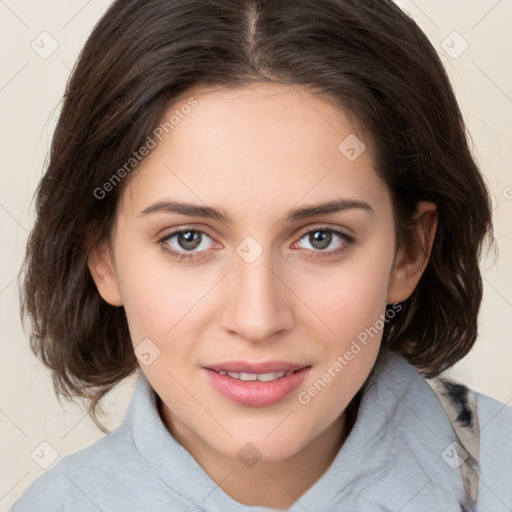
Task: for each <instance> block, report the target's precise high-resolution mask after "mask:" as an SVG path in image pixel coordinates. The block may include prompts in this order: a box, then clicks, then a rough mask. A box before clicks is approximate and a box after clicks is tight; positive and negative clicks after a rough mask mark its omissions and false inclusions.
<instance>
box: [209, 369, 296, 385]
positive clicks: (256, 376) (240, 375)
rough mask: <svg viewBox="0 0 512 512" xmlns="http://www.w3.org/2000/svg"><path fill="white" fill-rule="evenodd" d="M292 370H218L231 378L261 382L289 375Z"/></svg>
mask: <svg viewBox="0 0 512 512" xmlns="http://www.w3.org/2000/svg"><path fill="white" fill-rule="evenodd" d="M293 372H294V370H289V371H287V372H270V373H246V372H225V371H224V370H220V371H219V374H220V375H228V376H229V377H231V378H233V379H238V380H243V381H250V380H253V381H254V380H259V381H262V382H271V381H273V380H277V379H280V378H282V377H288V375H291V374H292V373H293Z"/></svg>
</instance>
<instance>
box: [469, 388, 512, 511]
mask: <svg viewBox="0 0 512 512" xmlns="http://www.w3.org/2000/svg"><path fill="white" fill-rule="evenodd" d="M475 394H476V397H477V407H478V420H479V430H480V485H479V493H478V494H479V497H478V510H493V511H496V512H498V511H502V510H503V511H510V510H511V509H512V487H511V486H510V475H512V408H511V407H509V406H508V405H506V404H503V403H501V402H500V401H498V400H496V399H494V398H491V397H490V396H487V395H485V394H483V393H476V392H475Z"/></svg>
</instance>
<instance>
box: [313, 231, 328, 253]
mask: <svg viewBox="0 0 512 512" xmlns="http://www.w3.org/2000/svg"><path fill="white" fill-rule="evenodd" d="M309 241H310V242H311V245H313V247H315V248H316V249H325V248H326V247H329V245H330V243H331V241H332V235H331V233H328V232H327V231H315V232H314V233H311V234H310V235H309ZM315 244H317V245H315Z"/></svg>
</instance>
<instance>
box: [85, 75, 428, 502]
mask: <svg viewBox="0 0 512 512" xmlns="http://www.w3.org/2000/svg"><path fill="white" fill-rule="evenodd" d="M190 96H193V97H194V98H196V100H197V101H198V105H197V106H196V107H195V108H194V109H193V110H192V112H191V113H190V114H188V115H187V116H186V117H185V118H184V119H182V120H180V123H179V124H178V125H176V126H175V127H174V129H173V130H172V132H171V133H170V135H168V136H167V137H164V138H163V139H162V141H161V142H160V143H159V144H158V145H157V147H156V148H154V149H153V150H152V151H151V154H150V156H149V157H148V158H147V159H146V160H145V161H144V162H143V163H142V165H141V166H140V167H139V169H138V170H137V171H136V172H135V173H134V174H133V175H132V176H131V177H130V179H129V181H128V182H127V184H126V185H127V186H126V188H125V190H124V192H123V195H122V198H121V203H120V205H119V206H120V207H119V213H118V217H117V219H116V223H115V226H114V229H113V232H112V236H111V240H110V242H109V243H108V244H105V245H103V246H100V247H97V248H96V249H94V250H93V251H91V253H90V257H89V267H90V270H91V273H92V275H93V278H94V280H95V282H96V285H97V287H98V290H99V292H100V294H101V295H102V297H103V298H104V299H105V300H106V301H107V302H108V303H110V304H112V305H116V306H120V305H122V306H124V309H125V311H126V315H127V318H128V323H129V327H130V333H131V339H132V343H133V345H134V347H137V346H138V345H139V343H141V342H142V340H144V339H150V340H151V342H152V343H153V344H154V345H155V346H157V347H158V349H159V350H160V355H159V357H157V358H156V359H155V360H154V362H152V364H151V365H149V366H145V365H141V368H142V371H143V372H144V373H145V375H146V377H147V379H148V380H149V382H150V383H151V385H152V387H153V388H154V389H155V391H156V392H157V394H158V395H159V397H160V398H161V400H162V403H161V408H160V414H161V417H162V420H163V422H164V423H165V425H166V426H167V428H168V430H169V431H170V432H171V433H172V435H173V436H174V437H175V438H176V439H177V441H178V442H179V443H180V444H182V445H183V446H184V447H185V448H186V449H187V450H188V451H189V452H190V453H191V454H192V455H193V456H194V458H195V459H196V460H197V462H198V463H199V464H200V465H201V466H202V467H203V468H204V469H205V471H206V472H207V473H208V474H209V475H210V476H211V478H212V479H213V480H214V481H215V482H218V483H219V486H220V487H221V488H222V489H223V490H224V491H225V492H226V493H228V494H229V495H230V496H231V497H233V498H234V499H236V500H238V501H239V502H241V503H244V504H248V505H263V506H268V507H274V508H286V507H289V506H290V505H291V504H292V503H293V502H294V501H295V500H296V499H298V498H299V497H300V496H301V495H302V494H303V493H304V492H305V491H306V490H307V489H309V488H310V487H311V486H312V485H313V484H314V483H315V482H316V481H317V480H318V478H319V477H320V476H321V475H322V474H323V473H324V472H325V470H326V469H327V468H328V467H329V465H330V464H331V462H332V461H333V459H334V457H335V456H336V454H337V453H338V451H339V449H340V447H341V446H342V444H343V442H344V440H345V438H346V436H347V432H346V429H345V414H344V410H345V408H346V406H347V404H348V403H349V402H350V400H351V399H352V398H353V397H354V395H355V394H356V392H357V391H358V390H359V388H360V387H361V386H362V385H363V383H364V381H365V379H366V378H367V376H368V374H369V373H370V371H371V369H372V367H373V365H374V363H375V360H376V357H377V354H378V350H379V346H380V341H381V334H382V333H381V332H379V335H377V336H375V337H374V338H373V339H372V340H371V341H370V342H369V343H368V344H367V345H366V346H365V347H364V348H363V349H362V350H361V351H360V352H359V353H358V354H357V355H356V356H354V358H353V359H352V361H350V362H349V363H348V364H347V365H346V366H345V367H344V368H343V371H342V372H340V373H339V374H337V375H336V377H335V378H333V379H332V380H331V381H330V382H329V383H328V384H327V385H326V386H325V388H324V389H323V390H322V391H321V392H320V393H318V395H317V396H315V397H314V399H312V400H311V401H310V402H309V403H308V404H306V405H305V404H301V403H300V402H299V400H298V394H299V392H301V391H304V390H307V389H308V388H309V387H310V386H312V385H313V383H314V382H315V381H317V380H318V379H319V378H321V376H322V374H323V373H324V372H325V371H327V370H328V368H329V367H332V365H333V363H334V362H335V361H336V360H337V357H338V355H342V354H344V353H345V352H346V351H347V350H348V349H349V348H350V345H351V343H352V341H353V340H354V339H355V338H356V337H357V335H358V334H359V333H361V332H362V331H364V329H365V328H368V327H370V326H374V325H375V322H376V321H377V320H378V319H379V315H381V314H384V313H385V310H386V304H391V303H395V302H399V301H402V300H405V299H406V298H407V297H409V295H410V294H411V293H412V291H413V290H414V288H415V287H416V285H417V283H418V281H419V278H420V277H421V274H422V272H423V270H424V269H425V266H426V264H427V261H428V254H429V252H430V248H431V245H432V241H433V238H434V235H435V229H436V208H435V206H434V205H433V204H431V203H426V202H423V203H420V204H419V205H418V210H417V214H416V218H417V219H418V222H417V224H416V227H415V229H416V234H417V236H418V239H419V240H424V239H425V240H426V246H425V250H426V252H427V256H425V255H423V254H422V253H421V251H419V250H411V251H409V252H408V253H405V252H404V251H401V250H398V249H397V248H396V233H395V229H394V221H393V208H392V204H391V199H390V195H389V193H388V191H387V189H386V186H385V185H384V183H383V182H382V181H381V180H380V178H379V177H378V176H377V174H376V173H375V171H374V169H373V159H372V152H371V147H370V143H369V141H366V143H365V144H366V150H365V151H364V152H363V153H362V154H361V155H360V156H359V158H357V159H356V160H355V161H349V159H347V158H346V157H345V155H344V154H342V153H341V152H340V151H339V149H338V146H339V144H340V143H341V142H342V141H343V140H344V139H345V138H346V137H347V136H348V135H350V134H353V133H356V134H357V133H358V132H357V131H356V128H355V127H354V126H353V125H352V123H351V122H350V119H349V118H348V117H347V116H346V114H345V113H344V112H343V111H342V110H340V109H336V108H335V107H334V106H332V105H331V104H329V103H328V102H327V101H325V100H323V99H322V98H320V97H318V96H313V95H311V94H309V93H307V92H306V91H305V90H303V89H300V88H298V87H288V86H281V85H275V84H267V83H258V84H255V85H252V86H250V87H249V86H248V87H243V88H237V89H227V88H209V89H202V90H199V89H198V90H195V91H194V94H192V92H191V93H190ZM183 103H185V102H183ZM177 106H178V107H179V105H173V106H172V107H171V108H170V109H169V111H168V112H166V113H165V115H164V116H163V118H168V117H169V115H170V114H171V113H172V111H173V110H174V109H175V108H176V107H177ZM359 137H360V138H361V139H363V136H362V135H359ZM341 198H344V199H351V200H357V201H364V202H366V203H368V204H369V205H370V206H371V211H368V210H365V209H361V208H351V209H347V210H345V211H340V212H336V213H329V214H322V215H318V216H315V217H308V218H305V219H302V220H298V221H295V222H289V221H288V220H287V219H286V215H287V213H288V212H289V211H290V210H291V209H294V208H298V207H304V206H310V205H316V204H319V203H324V202H327V201H331V200H337V199H341ZM171 199H172V200H179V201H186V202H190V203H194V204H199V205H201V206H205V205H208V206H210V207H214V208H218V209H221V210H223V211H224V212H225V213H227V214H228V215H229V216H230V217H231V219H232V223H229V224H228V223H224V222H221V221H219V220H216V219H209V218H203V217H195V216H194V217H189V216H186V215H183V214H177V213H170V212H166V211H158V212H154V213H151V214H147V215H144V214H141V212H143V211H144V210H145V209H146V208H148V207H149V206H150V205H153V204H155V203H157V202H159V201H169V200H171ZM326 227H328V228H331V229H335V230H339V231H341V232H342V233H344V234H345V235H350V236H352V237H353V238H354V239H355V241H354V243H349V242H347V240H346V239H344V238H340V237H338V236H337V235H336V234H334V233H332V232H327V233H328V234H329V233H330V234H331V235H332V241H331V243H330V244H329V245H328V246H327V247H326V246H325V245H324V246H322V245H321V243H319V242H318V241H317V242H315V240H314V239H313V240H311V238H310V237H309V236H308V234H309V232H311V230H313V233H315V228H316V229H317V230H318V229H320V228H323V229H325V228H326ZM181 228H189V229H203V230H206V231H207V233H208V235H207V236H203V237H202V242H201V245H200V246H199V247H198V248H196V249H192V250H188V253H190V252H193V253H194V254H195V256H196V257H195V259H194V258H192V259H188V258H185V259H182V260H178V259H176V258H173V257H172V256H170V255H169V254H168V253H167V252H166V250H165V249H166V248H168V247H169V246H170V247H171V248H173V249H174V250H176V251H181V252H183V253H185V252H187V247H190V246H186V245H185V247H184V246H183V240H181V243H182V245H180V243H179V239H178V237H177V236H174V237H172V238H167V241H164V242H160V241H159V240H161V239H162V238H163V237H165V236H169V235H170V234H171V233H172V232H173V231H175V230H176V229H181ZM320 230H321V229H320ZM321 233H325V232H324V231H322V230H321ZM321 233H320V234H321ZM199 236H201V235H199ZM248 236H250V237H252V238H253V239H254V240H255V241H256V242H257V244H258V245H259V247H260V249H261V250H262V253H261V254H260V255H259V257H257V258H256V259H255V261H253V262H251V263H248V262H247V261H246V260H244V259H243V258H242V257H241V256H240V255H239V254H238V253H237V252H236V249H237V247H239V246H240V244H241V242H243V241H244V239H245V238H246V237H248ZM424 237H425V238H424ZM340 247H344V248H345V250H344V252H342V253H341V254H338V255H333V252H334V251H335V250H336V249H338V248H340ZM250 250H251V251H254V248H253V249H250ZM194 251H195V252H194ZM200 251H202V252H200ZM326 253H327V254H329V253H330V254H331V255H327V256H326ZM200 254H201V255H202V257H201V256H199V257H198V255H200ZM252 254H254V252H253V253H252ZM235 359H243V360H246V361H251V362H257V361H268V360H285V361H290V362H294V363H302V364H304V365H311V367H312V368H311V370H310V372H309V373H308V375H307V377H306V380H305V382H304V383H303V384H302V385H301V386H300V388H299V389H298V390H297V391H294V392H293V393H291V394H290V395H289V396H287V397H286V398H285V399H284V400H282V401H281V402H279V403H277V404H274V405H271V406H265V407H248V406H243V405H239V404H236V403H233V402H231V401H229V400H228V399H227V398H225V397H224V396H222V395H220V394H219V393H218V392H217V391H216V390H215V389H213V388H212V387H211V385H210V384H209V381H208V379H207V378H206V376H205V372H204V370H202V368H201V367H202V366H205V365H208V364H214V363H219V362H223V361H229V360H235ZM191 395H192V396H193V399H192V398H191ZM248 442H250V443H252V444H253V445H255V446H256V447H257V449H258V450H259V452H260V453H261V460H260V461H259V462H258V463H257V464H256V465H254V466H252V467H251V468H248V467H246V466H245V465H244V464H243V463H242V462H241V461H240V460H239V458H238V457H237V453H238V451H239V450H240V449H241V448H242V447H243V446H244V445H246V443H248Z"/></svg>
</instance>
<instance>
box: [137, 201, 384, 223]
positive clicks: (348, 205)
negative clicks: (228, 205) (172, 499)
mask: <svg viewBox="0 0 512 512" xmlns="http://www.w3.org/2000/svg"><path fill="white" fill-rule="evenodd" d="M352 209H360V210H364V211H367V212H368V213H370V214H374V213H375V211H374V210H373V208H372V207H371V206H370V205H369V204H368V203H366V202H365V201H359V200H354V199H337V200H334V201H329V202H327V203H321V204H317V205H312V206H305V207H302V208H296V209H294V210H290V211H289V212H288V214H287V215H286V220H287V221H289V222H293V221H299V220H303V219H307V218H309V217H315V216H318V215H325V214H328V213H337V212H342V211H346V210H352ZM161 212H167V213H178V214H181V215H188V216H191V217H204V218H206V219H214V220H218V221H220V222H223V223H225V224H230V223H232V222H233V221H232V219H231V218H230V217H229V215H228V214H227V213H226V212H225V211H224V210H219V209H217V208H212V207H210V206H201V205H196V204H192V203H187V202H181V201H158V202H156V203H154V204H152V205H150V206H148V207H147V208H146V209H144V210H143V211H142V212H141V213H140V214H139V216H142V215H150V214H152V213H161Z"/></svg>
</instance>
